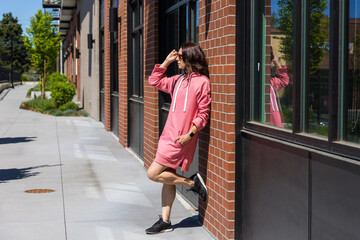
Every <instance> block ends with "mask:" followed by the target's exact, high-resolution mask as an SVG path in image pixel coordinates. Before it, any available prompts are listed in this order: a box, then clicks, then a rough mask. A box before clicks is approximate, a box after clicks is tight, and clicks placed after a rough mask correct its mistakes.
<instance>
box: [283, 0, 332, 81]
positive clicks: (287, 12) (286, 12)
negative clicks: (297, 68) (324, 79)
mask: <svg viewBox="0 0 360 240" xmlns="http://www.w3.org/2000/svg"><path fill="white" fill-rule="evenodd" d="M278 4H279V13H278V14H279V17H278V26H279V29H280V30H281V32H282V33H283V34H284V35H285V36H284V37H282V38H281V39H280V52H281V53H282V54H283V58H284V60H285V61H286V63H287V64H288V65H290V66H291V65H292V57H293V45H294V36H293V31H294V26H293V15H294V1H292V0H279V2H278ZM327 5H328V0H311V1H310V19H309V25H308V28H309V36H308V38H307V41H308V42H307V45H308V46H309V47H310V49H309V56H308V57H309V61H310V64H309V65H310V72H309V73H310V75H312V74H314V73H315V72H316V71H317V70H318V68H319V66H320V64H321V62H322V60H323V57H324V53H325V50H326V48H325V44H326V42H327V41H328V36H329V17H328V16H326V15H325V14H324V12H325V10H326V9H327Z"/></svg>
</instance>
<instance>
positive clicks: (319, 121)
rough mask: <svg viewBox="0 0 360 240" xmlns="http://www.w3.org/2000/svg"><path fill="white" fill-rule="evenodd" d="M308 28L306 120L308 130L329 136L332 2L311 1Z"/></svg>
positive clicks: (323, 0)
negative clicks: (330, 10)
mask: <svg viewBox="0 0 360 240" xmlns="http://www.w3.org/2000/svg"><path fill="white" fill-rule="evenodd" d="M309 5H310V9H309V25H308V33H309V35H308V38H307V39H306V41H307V44H306V45H307V47H308V60H307V61H306V62H307V63H308V64H307V66H306V67H307V77H306V80H305V81H306V83H305V84H306V87H305V88H306V89H307V91H306V92H307V114H306V115H304V116H307V119H306V126H305V130H306V131H307V132H309V133H313V134H317V135H322V136H325V137H327V136H328V127H329V104H328V103H329V87H328V86H329V57H330V55H329V53H330V12H329V9H330V1H325V0H322V1H319V0H311V1H310V4H309Z"/></svg>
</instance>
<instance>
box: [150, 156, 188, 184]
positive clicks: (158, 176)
mask: <svg viewBox="0 0 360 240" xmlns="http://www.w3.org/2000/svg"><path fill="white" fill-rule="evenodd" d="M147 174H148V177H149V179H150V180H152V181H154V182H161V183H164V184H167V185H185V186H188V187H192V186H193V185H194V181H193V180H191V179H189V178H186V177H183V176H181V175H179V174H177V173H176V171H175V169H171V168H168V167H165V166H163V165H161V164H158V163H157V162H153V163H152V164H151V165H150V167H149V169H148V171H147Z"/></svg>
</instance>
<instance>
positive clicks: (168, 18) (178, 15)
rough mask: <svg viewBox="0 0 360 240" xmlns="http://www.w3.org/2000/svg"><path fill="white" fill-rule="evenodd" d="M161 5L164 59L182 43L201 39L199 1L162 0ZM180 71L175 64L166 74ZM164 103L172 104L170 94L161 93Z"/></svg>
mask: <svg viewBox="0 0 360 240" xmlns="http://www.w3.org/2000/svg"><path fill="white" fill-rule="evenodd" d="M159 6H160V14H161V18H160V23H159V25H160V26H159V29H160V36H161V37H160V39H159V46H160V56H159V59H160V61H163V60H164V59H165V58H166V56H167V55H168V54H169V52H170V51H171V50H172V49H176V50H179V48H180V46H181V44H182V43H184V42H187V41H193V42H198V40H199V2H198V1H179V0H171V1H170V0H161V1H160V2H159ZM177 73H179V70H178V69H177V67H176V65H175V64H172V65H170V66H169V68H168V70H167V72H166V74H167V75H169V76H172V75H174V74H177ZM160 96H161V98H162V99H163V100H164V103H165V104H167V105H168V107H169V106H170V103H171V98H170V95H168V94H165V93H163V92H161V93H160Z"/></svg>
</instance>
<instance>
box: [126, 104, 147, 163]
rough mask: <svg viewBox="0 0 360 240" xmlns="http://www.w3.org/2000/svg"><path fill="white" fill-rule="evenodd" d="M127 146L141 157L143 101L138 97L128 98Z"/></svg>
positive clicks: (142, 145)
mask: <svg viewBox="0 0 360 240" xmlns="http://www.w3.org/2000/svg"><path fill="white" fill-rule="evenodd" d="M129 119H131V121H129V136H131V137H130V138H129V147H130V148H131V149H132V150H134V152H135V153H136V154H137V155H138V156H139V157H140V158H141V159H143V157H144V137H143V136H144V128H143V127H141V126H144V103H143V102H142V101H140V99H135V98H130V99H129Z"/></svg>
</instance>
